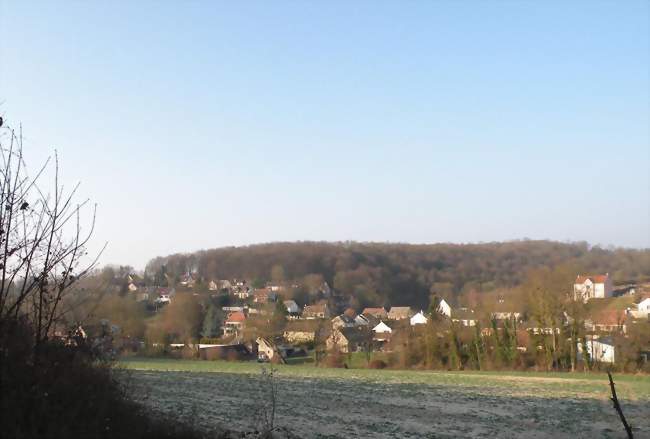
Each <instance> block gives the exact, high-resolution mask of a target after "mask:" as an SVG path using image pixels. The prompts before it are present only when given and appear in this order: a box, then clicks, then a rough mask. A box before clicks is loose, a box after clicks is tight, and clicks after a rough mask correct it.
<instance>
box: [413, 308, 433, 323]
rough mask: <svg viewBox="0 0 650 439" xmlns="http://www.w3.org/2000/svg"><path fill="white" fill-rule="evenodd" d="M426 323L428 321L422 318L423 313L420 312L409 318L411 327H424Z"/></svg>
mask: <svg viewBox="0 0 650 439" xmlns="http://www.w3.org/2000/svg"><path fill="white" fill-rule="evenodd" d="M428 321H429V320H428V319H427V318H426V317H425V316H424V313H423V312H422V311H421V310H420V312H418V313H417V314H415V315H414V316H413V317H411V326H415V325H426V324H427V322H428Z"/></svg>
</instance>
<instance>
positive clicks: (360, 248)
mask: <svg viewBox="0 0 650 439" xmlns="http://www.w3.org/2000/svg"><path fill="white" fill-rule="evenodd" d="M559 265H570V266H571V267H572V268H574V269H575V272H576V274H579V273H609V274H610V275H611V276H612V277H613V279H614V283H615V284H622V283H632V282H643V281H648V280H650V249H644V250H634V249H603V248H600V247H590V246H589V245H588V244H587V243H585V242H579V243H561V242H553V241H529V240H524V241H511V242H500V243H484V244H431V245H412V244H387V243H359V242H337V243H328V242H293V243H284V242H282V243H269V244H259V245H251V246H245V247H226V248H217V249H212V250H202V251H197V252H194V253H188V254H174V255H170V256H165V257H156V258H154V259H153V260H151V261H150V262H149V263H148V264H147V267H146V270H145V274H146V277H147V278H149V279H151V281H153V282H158V283H159V284H160V283H163V282H164V279H165V278H167V279H172V281H177V280H178V279H179V278H180V277H181V276H182V275H184V274H186V273H188V272H192V273H196V274H197V275H198V277H199V279H201V280H202V281H203V282H208V281H209V280H212V279H233V278H238V279H248V280H250V281H253V282H254V283H255V284H256V285H260V286H261V285H263V284H264V283H265V282H269V281H274V282H282V281H285V282H288V281H295V282H296V283H299V284H303V285H304V282H303V281H305V280H307V283H309V282H312V283H313V282H314V280H318V279H320V278H321V277H322V279H323V280H325V281H326V282H327V283H328V284H329V285H330V286H331V287H333V288H334V289H335V290H337V291H338V292H339V293H341V294H343V295H345V296H350V297H354V298H355V300H356V301H357V303H358V304H359V305H366V304H372V305H390V304H393V305H395V304H409V305H412V306H422V307H426V306H427V305H428V303H429V298H430V295H431V292H436V293H437V294H439V295H442V296H445V297H449V298H451V299H452V300H454V299H455V298H456V297H457V296H458V295H459V294H462V293H464V292H469V291H476V292H479V293H480V292H486V291H493V290H495V289H500V288H512V287H516V286H518V285H520V284H521V283H522V282H523V281H524V279H525V278H526V275H527V273H528V271H529V270H531V269H536V268H540V267H549V268H553V267H557V266H559ZM567 287H568V288H570V285H568V286H567Z"/></svg>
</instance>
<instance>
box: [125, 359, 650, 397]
mask: <svg viewBox="0 0 650 439" xmlns="http://www.w3.org/2000/svg"><path fill="white" fill-rule="evenodd" d="M357 361H360V359H358V358H357V359H354V362H357ZM364 361H365V360H364ZM118 367H121V368H124V369H135V370H147V371H161V372H164V371H175V372H215V373H234V374H255V375H257V374H259V373H260V371H261V369H262V367H270V365H268V364H264V365H263V364H259V363H256V362H228V361H200V360H175V359H152V358H130V359H124V360H121V361H120V362H119V363H118ZM273 367H274V368H275V369H276V370H277V375H278V376H279V377H280V378H281V379H289V380H291V379H304V378H309V379H323V380H357V381H363V382H367V383H378V384H422V385H427V386H442V387H445V388H448V387H450V386H460V387H463V388H464V389H471V390H472V391H475V392H477V393H480V394H498V395H506V394H507V395H513V396H527V397H555V398H557V397H561V398H563V397H566V398H597V399H607V398H608V397H609V386H608V381H607V375H606V374H604V373H590V374H584V373H575V374H571V373H561V372H551V373H541V372H476V371H462V372H448V371H414V370H371V369H330V368H320V367H314V366H313V364H290V365H279V366H273ZM614 379H615V382H616V385H617V391H618V393H619V396H620V397H621V398H627V399H631V400H650V376H645V375H615V377H614Z"/></svg>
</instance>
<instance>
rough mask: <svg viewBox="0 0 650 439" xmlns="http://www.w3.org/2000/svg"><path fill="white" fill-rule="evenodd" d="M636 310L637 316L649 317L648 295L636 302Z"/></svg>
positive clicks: (649, 303)
mask: <svg viewBox="0 0 650 439" xmlns="http://www.w3.org/2000/svg"><path fill="white" fill-rule="evenodd" d="M636 311H637V315H638V316H639V317H650V297H646V298H645V299H643V300H642V301H641V302H639V303H637V304H636Z"/></svg>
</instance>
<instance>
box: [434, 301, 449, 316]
mask: <svg viewBox="0 0 650 439" xmlns="http://www.w3.org/2000/svg"><path fill="white" fill-rule="evenodd" d="M437 311H438V312H439V313H440V314H442V315H443V316H447V317H451V306H449V304H448V303H447V301H446V300H445V299H440V303H438V308H437Z"/></svg>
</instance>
